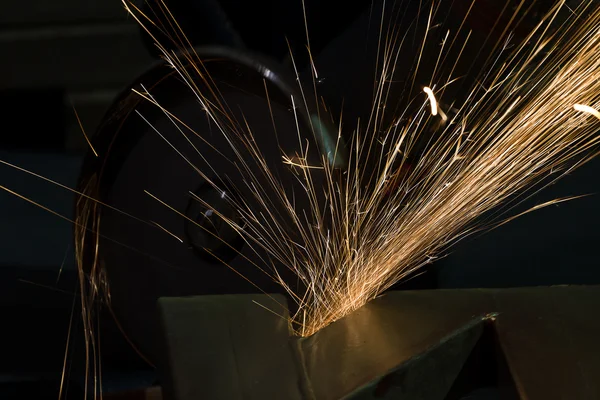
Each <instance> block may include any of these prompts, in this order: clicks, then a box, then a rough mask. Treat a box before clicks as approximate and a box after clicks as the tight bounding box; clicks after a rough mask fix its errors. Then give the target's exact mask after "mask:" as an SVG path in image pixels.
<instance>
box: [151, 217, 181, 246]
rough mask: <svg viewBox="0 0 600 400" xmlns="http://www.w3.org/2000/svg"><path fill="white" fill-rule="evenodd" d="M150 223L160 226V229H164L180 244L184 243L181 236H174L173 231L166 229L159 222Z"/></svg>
mask: <svg viewBox="0 0 600 400" xmlns="http://www.w3.org/2000/svg"><path fill="white" fill-rule="evenodd" d="M150 222H152V223H153V224H154V225H156V226H158V227H159V228H160V229H162V230H163V231H165V232H166V233H168V234H169V235H171V236H172V237H174V238H175V239H177V240H178V241H179V242H180V243H183V239H181V238H180V237H179V236H177V235H176V234H174V233H172V232H171V231H169V230H168V229H167V228H165V227H164V226H162V225H161V224H159V223H158V222H155V221H150Z"/></svg>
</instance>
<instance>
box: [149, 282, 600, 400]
mask: <svg viewBox="0 0 600 400" xmlns="http://www.w3.org/2000/svg"><path fill="white" fill-rule="evenodd" d="M598 306H600V287H566V286H565V287H543V288H522V289H466V290H429V291H406V292H389V293H386V294H385V295H383V296H380V297H379V298H377V299H375V300H373V301H371V302H370V303H368V304H367V305H365V306H364V307H362V308H361V309H359V310H357V311H356V312H354V313H353V314H351V315H348V316H347V317H345V318H343V319H341V320H339V321H336V322H334V323H332V324H331V325H329V326H327V327H326V328H324V329H322V330H321V331H319V332H317V333H316V334H314V335H313V336H311V337H308V338H298V337H293V336H292V335H291V330H290V329H289V324H288V322H287V321H286V318H287V310H286V309H285V299H284V298H283V296H279V295H273V296H267V295H222V296H198V297H188V298H163V299H161V300H160V301H159V307H160V313H161V320H162V326H163V332H164V338H165V341H164V342H165V344H166V346H165V348H164V350H163V354H164V360H163V362H161V364H160V372H161V380H162V383H163V391H164V395H165V398H167V399H173V400H188V399H198V398H206V399H310V400H322V399H323V400H334V399H361V400H363V399H397V398H401V399H424V400H428V399H431V400H437V399H439V400H452V399H463V398H469V399H505V398H508V399H513V398H514V399H544V400H545V399H567V398H568V399H596V398H600V382H599V381H598V380H597V377H599V376H600V343H599V342H598V340H597V339H598V338H599V337H600V324H599V323H598V321H597V320H596V319H595V318H594V315H595V314H594V310H597V309H598Z"/></svg>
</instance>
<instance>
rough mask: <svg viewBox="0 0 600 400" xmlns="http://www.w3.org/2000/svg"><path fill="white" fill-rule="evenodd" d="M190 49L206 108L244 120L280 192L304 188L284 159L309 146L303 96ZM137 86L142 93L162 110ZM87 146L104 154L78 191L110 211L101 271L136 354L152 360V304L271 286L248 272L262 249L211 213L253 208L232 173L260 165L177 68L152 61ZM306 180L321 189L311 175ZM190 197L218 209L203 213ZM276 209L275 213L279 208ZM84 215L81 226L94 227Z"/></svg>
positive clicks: (242, 63)
mask: <svg viewBox="0 0 600 400" xmlns="http://www.w3.org/2000/svg"><path fill="white" fill-rule="evenodd" d="M196 53H197V55H198V57H199V59H200V60H202V66H203V68H205V70H206V72H207V73H208V74H210V77H211V78H212V82H213V84H214V88H216V89H218V91H219V93H220V94H218V95H215V96H214V97H213V99H212V100H211V101H217V100H218V101H222V102H223V103H224V104H226V108H227V109H228V110H230V116H231V117H234V118H235V122H234V121H233V119H234V118H231V121H230V123H231V124H232V125H235V124H240V125H239V126H241V127H242V128H244V127H245V125H246V123H247V126H248V127H250V129H251V131H252V134H253V136H254V140H255V142H256V147H257V148H258V149H259V150H260V152H261V153H262V156H263V158H264V161H265V163H266V164H267V165H268V167H269V169H270V170H272V171H274V173H275V174H276V175H277V176H278V180H279V181H280V182H283V184H284V185H285V188H284V189H285V190H286V191H290V193H291V191H294V193H298V194H300V193H302V190H301V188H300V187H299V185H300V183H299V182H298V180H297V179H296V177H295V176H294V174H293V173H292V172H291V170H290V167H289V166H286V165H284V163H282V158H281V157H282V154H285V155H294V154H298V153H299V151H300V147H301V146H300V145H299V143H302V146H305V145H307V144H308V146H309V147H310V148H311V149H316V148H317V147H316V146H317V145H316V144H315V141H314V138H313V134H312V130H311V129H310V128H309V124H310V123H311V121H312V123H315V121H318V120H316V119H315V117H316V113H315V115H312V116H311V115H310V114H311V108H310V105H309V107H308V110H306V109H305V108H304V107H297V108H296V109H295V110H294V108H293V105H292V99H294V102H295V103H296V104H299V102H300V101H302V100H301V97H299V96H298V95H297V94H296V93H295V91H294V89H293V86H292V85H290V84H288V82H290V81H291V82H293V80H289V79H287V78H285V76H284V74H282V73H281V72H279V71H278V70H277V68H276V66H273V65H270V64H269V63H268V62H265V61H258V59H257V58H256V57H253V56H250V55H247V54H242V53H240V52H233V51H231V50H225V49H218V48H211V49H198V50H196ZM190 73H191V74H192V75H193V76H194V83H195V84H196V85H198V88H199V90H200V91H203V89H208V88H206V85H205V84H204V83H202V82H200V79H199V75H198V74H197V72H194V71H191V68H190ZM132 89H135V90H137V91H138V92H142V93H143V92H145V91H146V90H147V91H148V93H150V96H151V97H152V98H153V99H155V100H156V102H157V103H159V104H160V106H161V107H164V109H162V108H161V107H157V106H156V105H155V104H152V102H151V101H148V100H145V99H143V98H142V96H141V95H140V94H138V93H135V92H133V91H132ZM164 110H168V113H166V112H165V111H164ZM314 110H316V108H315V109H314ZM169 113H170V114H169ZM177 121H180V122H177ZM239 126H238V127H239ZM242 131H244V129H242ZM245 132H247V129H246V130H245ZM92 142H93V145H94V147H95V149H96V151H97V153H98V154H99V157H95V156H94V155H93V154H90V155H88V157H87V159H86V162H85V163H84V168H83V174H82V176H81V179H80V187H81V188H82V187H84V186H86V185H89V183H90V182H96V184H95V186H96V187H95V192H94V193H95V195H94V197H96V198H97V199H98V200H99V201H101V202H103V203H106V204H107V205H109V206H110V207H106V206H104V207H101V208H100V219H99V225H98V226H99V229H98V232H99V234H100V235H101V238H100V240H99V247H98V260H99V264H100V265H101V266H102V267H103V268H105V271H106V277H107V281H108V286H109V289H110V302H111V305H112V308H113V311H114V314H115V316H116V318H117V320H118V322H119V324H120V325H121V327H122V328H123V330H124V332H125V333H126V334H127V335H128V336H129V338H130V340H131V341H132V342H133V343H134V344H136V345H137V346H138V348H139V350H140V351H141V352H142V354H144V355H145V356H146V357H147V358H149V359H150V360H154V359H155V354H156V347H157V338H156V332H158V328H157V323H158V322H157V319H156V300H157V299H158V298H159V297H162V296H187V295H199V294H210V293H248V292H259V289H258V288H260V290H264V291H266V292H269V291H271V292H275V291H278V286H277V285H276V284H275V283H274V282H273V280H272V279H271V278H270V277H269V276H267V275H265V274H264V273H263V272H261V271H260V270H259V269H258V268H256V267H255V266H253V265H252V264H254V263H256V264H258V265H261V266H264V262H261V261H262V260H265V257H266V254H264V252H260V251H258V252H257V251H253V250H252V249H251V248H250V246H248V245H247V244H246V243H245V240H244V238H242V237H241V236H240V234H239V233H238V232H236V231H235V229H233V228H232V227H231V226H229V225H227V224H226V223H224V222H223V221H222V219H221V218H219V217H218V216H217V214H219V213H221V214H222V215H224V216H226V217H227V218H229V219H231V220H234V221H239V220H238V219H237V218H238V217H237V216H236V211H235V209H234V208H233V207H232V206H231V204H230V201H228V200H230V199H233V198H235V199H238V200H240V199H241V200H243V201H245V202H246V203H248V204H249V208H251V209H252V208H253V204H256V199H254V197H253V195H252V192H251V190H250V189H249V185H248V182H247V181H246V180H245V178H244V176H243V174H241V173H240V171H239V169H238V167H239V165H240V163H242V162H247V168H248V171H251V173H254V174H257V176H259V175H260V169H259V168H258V166H257V164H256V162H255V161H252V158H251V157H250V153H249V152H248V154H241V155H240V154H235V153H234V151H233V150H232V147H231V145H230V144H229V143H228V140H227V139H226V137H225V136H224V135H223V133H222V132H221V131H220V130H219V127H218V126H217V124H216V123H215V122H214V121H213V120H211V118H209V116H208V114H207V112H205V111H204V110H203V108H202V105H201V104H200V101H199V98H198V97H197V95H196V94H195V93H194V91H192V90H191V89H190V88H189V87H188V86H187V85H186V84H185V83H184V82H183V80H182V78H181V77H180V76H179V75H177V74H176V73H175V72H174V70H173V69H172V68H170V67H169V66H167V65H166V64H160V65H157V66H155V67H154V68H152V69H151V70H150V71H148V72H147V73H145V74H144V75H143V76H141V77H140V78H139V79H138V80H137V81H136V82H135V83H134V84H133V85H132V86H131V88H129V89H127V90H126V91H125V92H123V94H122V95H121V96H120V97H119V98H118V99H117V100H116V101H115V103H114V105H113V106H112V108H111V109H110V110H109V111H108V113H107V114H106V117H105V118H104V121H103V123H102V124H101V126H100V128H99V130H98V131H97V134H96V135H95V137H94V138H93V141H92ZM312 155H313V159H311V160H308V161H309V162H315V163H318V162H320V159H319V158H320V156H319V155H318V152H317V151H313V152H312ZM309 157H310V155H309ZM199 171H201V173H199ZM202 174H206V176H207V177H209V178H210V179H211V180H213V181H214V182H217V186H218V187H215V186H214V185H211V184H210V183H209V182H207V181H206V180H205V179H204V178H203V177H202ZM312 176H313V179H315V182H316V184H318V180H319V176H318V172H317V173H314V174H313V175H312ZM264 190H265V191H266V192H265V193H264V194H263V195H264V197H265V198H267V199H268V198H269V196H274V195H275V194H274V193H273V189H269V187H268V185H265V189H264ZM191 193H192V194H191ZM195 196H197V197H198V198H201V199H203V200H204V201H206V202H208V203H211V204H214V205H216V206H215V207H214V209H210V208H207V207H205V206H204V205H203V204H202V203H201V202H200V201H198V200H197V199H196V198H195ZM157 199H159V200H160V201H159V200H157ZM295 201H296V204H295V207H296V209H297V210H301V209H302V208H304V207H308V204H307V203H306V201H307V199H303V198H302V196H301V195H297V196H296V198H295ZM111 207H114V208H115V209H118V210H119V211H116V210H115V209H112V208H111ZM274 207H275V209H273V210H272V211H273V212H275V213H283V214H284V213H285V211H284V210H278V209H277V207H276V206H274ZM256 209H259V208H258V207H257V208H256ZM120 211H122V212H124V213H127V214H130V215H133V216H134V217H135V218H131V217H130V216H128V215H125V214H124V213H122V212H120ZM91 218H92V217H90V220H88V221H87V222H88V226H93V225H92V224H93V222H94V221H92V220H91ZM240 224H241V222H240ZM201 227H202V228H201ZM165 230H167V231H168V232H169V233H172V234H173V235H175V236H176V237H177V238H175V237H173V236H172V235H170V234H168V233H167V232H165ZM217 237H218V238H217ZM92 242H93V241H92ZM254 247H257V246H254ZM84 249H85V253H84V257H85V259H86V260H90V259H91V258H92V257H93V255H94V252H95V246H93V245H91V244H90V243H88V245H87V246H86V247H85V248H84ZM238 253H239V254H238ZM223 263H227V265H228V266H229V268H228V267H227V266H225V265H223ZM281 270H282V271H283V270H284V269H281ZM240 274H241V275H243V277H242V276H240ZM279 291H281V289H279Z"/></svg>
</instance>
